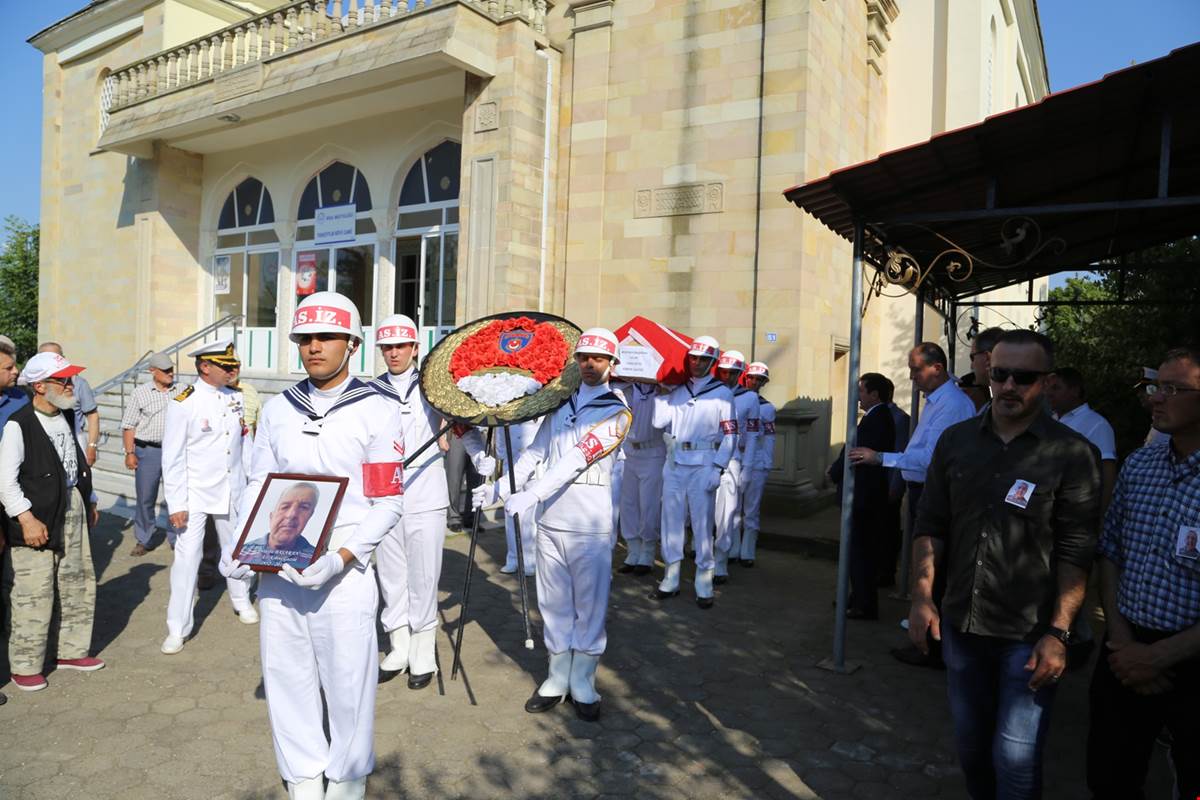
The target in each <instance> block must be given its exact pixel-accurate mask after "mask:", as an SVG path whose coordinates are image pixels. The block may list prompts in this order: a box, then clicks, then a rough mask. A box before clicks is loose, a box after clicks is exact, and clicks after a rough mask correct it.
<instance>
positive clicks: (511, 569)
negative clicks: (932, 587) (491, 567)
mask: <svg viewBox="0 0 1200 800" xmlns="http://www.w3.org/2000/svg"><path fill="white" fill-rule="evenodd" d="M500 574H501V575H516V574H517V565H516V564H505V565H504V566H503V567H501V568H500Z"/></svg>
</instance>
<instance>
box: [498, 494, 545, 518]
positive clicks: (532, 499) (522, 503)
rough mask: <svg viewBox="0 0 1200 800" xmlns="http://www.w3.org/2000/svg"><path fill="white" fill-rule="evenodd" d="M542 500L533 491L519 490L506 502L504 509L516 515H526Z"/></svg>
mask: <svg viewBox="0 0 1200 800" xmlns="http://www.w3.org/2000/svg"><path fill="white" fill-rule="evenodd" d="M540 502H541V501H540V500H539V499H538V496H537V495H536V494H534V493H533V492H517V493H516V494H514V495H513V496H512V497H510V498H508V501H507V502H505V504H504V510H505V511H506V512H507V513H509V514H512V515H513V516H515V517H524V516H525V515H526V514H528V513H529V512H530V511H533V510H534V509H535V508H537V504H538V503H540Z"/></svg>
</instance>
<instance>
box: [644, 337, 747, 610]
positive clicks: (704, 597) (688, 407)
mask: <svg viewBox="0 0 1200 800" xmlns="http://www.w3.org/2000/svg"><path fill="white" fill-rule="evenodd" d="M719 354H720V345H718V344H717V340H716V339H714V338H712V337H711V336H701V337H699V338H697V339H696V340H695V341H693V342H692V345H691V347H689V348H688V354H687V368H688V372H689V374H690V376H691V377H689V378H688V380H687V381H686V382H685V383H683V384H682V385H680V386H677V387H675V388H674V389H672V390H671V391H670V392H669V393H667V394H665V395H664V394H660V395H658V397H657V398H655V401H654V427H656V428H662V429H663V430H664V431H666V432H667V433H669V434H670V435H671V436H672V437H674V446H673V448H672V452H671V462H670V463H668V464H667V467H666V469H664V472H663V508H662V555H663V561H664V562H666V565H667V568H666V572H665V573H664V575H663V579H662V582H661V583H660V584H659V585H658V590H657V591H656V592H655V594H654V597H657V598H658V599H665V598H668V597H674V596H675V595H677V594H679V573H680V567H681V566H682V562H683V537H684V530H683V528H684V522H685V521H686V520H687V519H688V518H689V517H690V518H691V523H692V540H693V543H694V546H695V548H696V580H695V588H696V605H698V606H700V608H712V606H713V572H714V569H715V567H716V559H715V558H714V555H713V510H714V500H715V498H714V495H715V492H716V490H717V487H718V486H720V485H721V478H722V476H723V475H724V473H725V470H726V468H728V466H729V462H730V460H731V459H732V458H733V453H734V450H735V447H736V445H737V432H738V429H737V417H736V412H735V410H734V407H733V392H731V391H730V390H729V387H728V386H726V385H725V384H723V383H721V382H720V381H718V380H717V379H716V378H714V377H712V375H711V374H710V373H711V371H712V368H713V364H715V363H716V361H717V357H718V355H719Z"/></svg>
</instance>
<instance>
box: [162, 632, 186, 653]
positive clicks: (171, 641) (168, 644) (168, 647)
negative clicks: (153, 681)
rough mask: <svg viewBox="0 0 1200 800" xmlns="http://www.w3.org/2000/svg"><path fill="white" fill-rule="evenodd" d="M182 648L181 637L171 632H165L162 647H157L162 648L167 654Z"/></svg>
mask: <svg viewBox="0 0 1200 800" xmlns="http://www.w3.org/2000/svg"><path fill="white" fill-rule="evenodd" d="M182 649H183V637H182V636H176V635H174V634H172V633H168V634H167V638H165V639H163V643H162V647H160V648H159V650H162V651H163V653H165V654H166V655H169V656H173V655H175V654H176V653H178V652H179V651H180V650H182Z"/></svg>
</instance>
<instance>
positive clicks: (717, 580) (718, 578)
mask: <svg viewBox="0 0 1200 800" xmlns="http://www.w3.org/2000/svg"><path fill="white" fill-rule="evenodd" d="M727 583H729V576H728V575H714V576H713V586H724V585H725V584H727Z"/></svg>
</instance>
